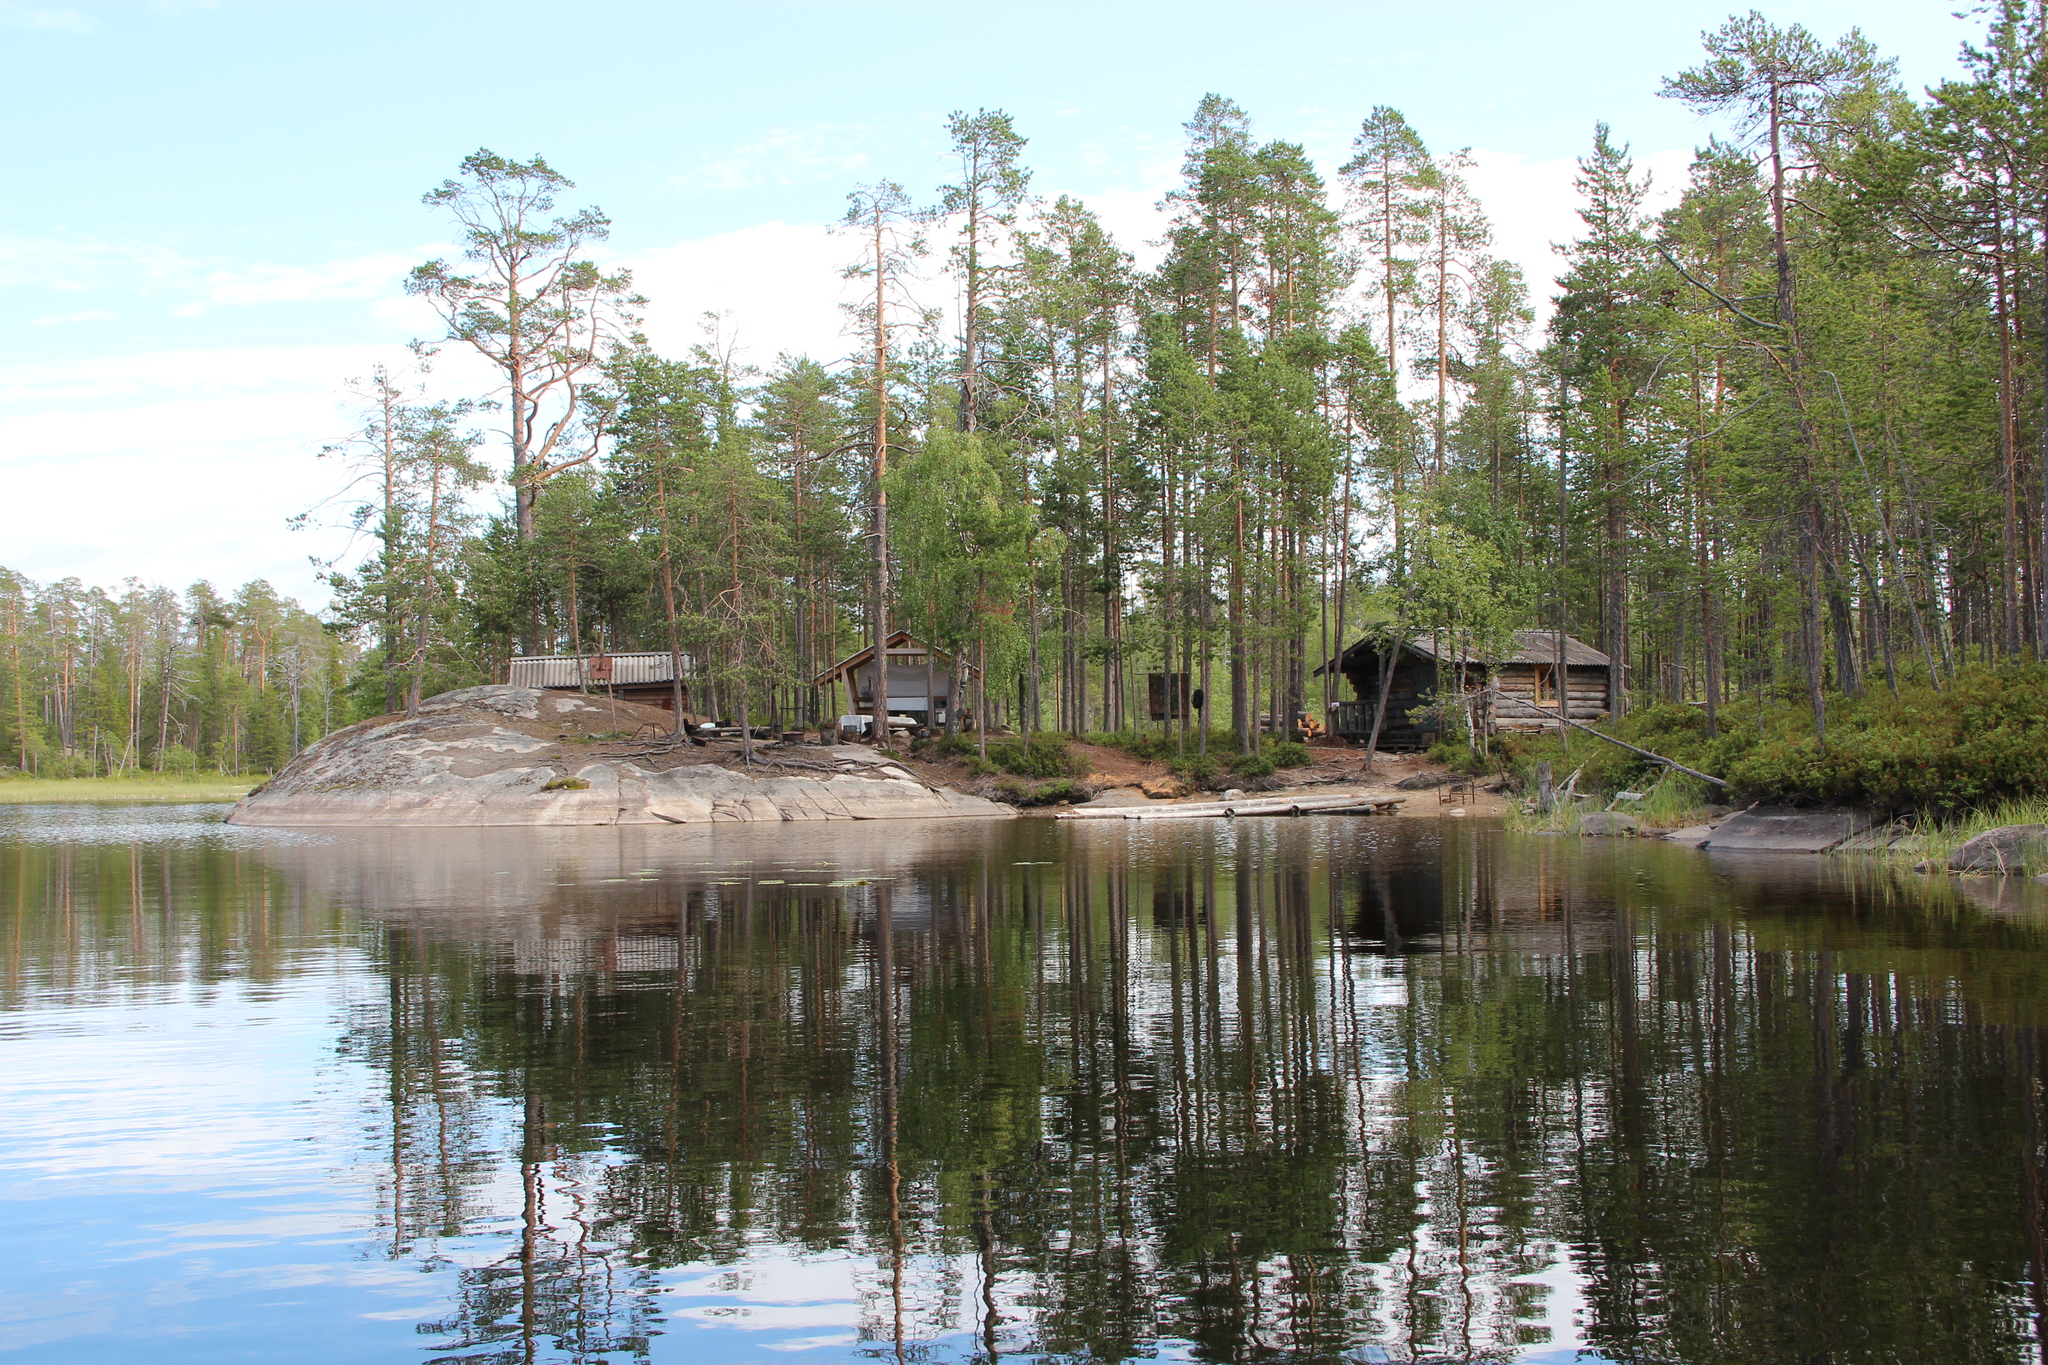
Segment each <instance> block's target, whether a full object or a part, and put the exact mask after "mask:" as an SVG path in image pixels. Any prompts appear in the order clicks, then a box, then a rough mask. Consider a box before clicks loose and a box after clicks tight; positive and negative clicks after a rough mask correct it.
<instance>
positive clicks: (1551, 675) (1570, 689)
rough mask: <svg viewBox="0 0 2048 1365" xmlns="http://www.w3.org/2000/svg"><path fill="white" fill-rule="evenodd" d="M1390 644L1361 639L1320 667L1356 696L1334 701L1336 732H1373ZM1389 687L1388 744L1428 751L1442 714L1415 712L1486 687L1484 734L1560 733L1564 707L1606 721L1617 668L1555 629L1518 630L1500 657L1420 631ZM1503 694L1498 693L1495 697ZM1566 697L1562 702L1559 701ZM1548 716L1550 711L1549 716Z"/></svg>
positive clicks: (1346, 735)
mask: <svg viewBox="0 0 2048 1365" xmlns="http://www.w3.org/2000/svg"><path fill="white" fill-rule="evenodd" d="M1386 662H1387V660H1386V654H1385V652H1384V647H1383V646H1382V645H1381V644H1380V643H1379V642H1378V641H1375V640H1372V639H1369V638H1368V639H1362V640H1359V641H1358V642H1357V643H1356V644H1354V645H1352V646H1351V647H1350V648H1349V649H1347V650H1345V651H1344V653H1343V654H1342V655H1340V656H1339V657H1337V658H1335V659H1332V660H1331V661H1330V662H1329V663H1327V664H1325V665H1323V667H1322V668H1319V669H1317V670H1316V672H1317V674H1318V675H1320V674H1322V673H1324V672H1325V671H1329V670H1334V671H1336V672H1337V673H1339V674H1341V675H1342V676H1343V677H1344V679H1345V680H1346V681H1347V682H1349V683H1350V684H1351V690H1352V692H1353V694H1354V697H1355V700H1351V701H1335V702H1331V703H1330V733H1331V734H1332V735H1335V736H1336V737H1338V738H1340V739H1348V740H1357V741H1363V740H1365V739H1368V738H1370V737H1371V735H1372V729H1373V725H1372V722H1373V708H1374V706H1375V705H1376V704H1377V703H1378V701H1379V696H1380V678H1381V673H1382V670H1383V669H1384V668H1385V666H1386ZM1393 669H1394V671H1393V677H1392V679H1391V680H1390V682H1389V686H1388V688H1387V715H1386V721H1385V723H1384V724H1382V725H1381V726H1380V738H1379V747H1381V748H1383V749H1426V748H1428V747H1429V746H1430V745H1432V744H1434V743H1436V741H1437V736H1438V734H1439V733H1440V731H1441V729H1442V726H1443V721H1442V718H1441V717H1439V716H1420V717H1411V716H1410V715H1409V712H1411V711H1414V710H1415V709H1416V708H1418V707H1422V706H1426V705H1428V704H1429V703H1430V702H1431V701H1433V700H1437V699H1440V698H1443V697H1448V696H1452V695H1455V694H1457V693H1458V692H1459V691H1460V690H1461V685H1462V690H1465V691H1471V690H1473V689H1475V688H1479V687H1481V686H1484V687H1486V688H1487V689H1488V691H1489V695H1488V696H1487V697H1486V698H1485V699H1484V701H1483V702H1482V703H1481V705H1480V706H1479V707H1477V708H1476V714H1475V715H1474V717H1473V720H1474V722H1475V724H1476V725H1477V726H1478V728H1479V733H1481V734H1493V733H1495V732H1497V731H1500V730H1525V731H1536V730H1555V729H1559V728H1562V727H1560V726H1559V725H1558V722H1557V719H1556V717H1557V714H1558V709H1559V706H1560V704H1562V706H1563V707H1564V715H1565V717H1566V718H1567V719H1570V720H1576V721H1579V722H1581V723H1582V724H1583V723H1586V722H1589V721H1595V720H1604V719H1605V718H1606V717H1607V714H1608V711H1609V709H1610V703H1611V701H1612V685H1613V665H1612V662H1611V661H1610V660H1609V659H1608V657H1607V656H1606V655H1605V654H1602V653H1601V652H1600V651H1599V650H1597V649H1595V648H1593V647H1592V646H1591V645H1589V644H1587V643H1585V642H1584V641H1583V640H1576V639H1573V638H1572V637H1571V636H1569V635H1565V634H1563V633H1562V632H1560V631H1555V630H1518V631H1516V632H1514V637H1513V641H1512V644H1511V645H1510V647H1509V648H1508V649H1507V650H1506V651H1505V652H1504V653H1502V654H1501V655H1500V656H1498V657H1494V658H1482V657H1479V656H1476V655H1474V654H1472V653H1470V652H1468V651H1466V650H1465V649H1464V648H1463V646H1462V644H1461V643H1460V642H1459V641H1457V640H1455V639H1454V638H1453V637H1451V636H1450V635H1448V634H1439V635H1417V636H1414V637H1412V638H1411V639H1409V640H1408V641H1407V643H1405V644H1403V645H1402V646H1401V647H1400V651H1399V653H1398V654H1397V655H1396V656H1395V659H1394V665H1393ZM1492 693H1498V694H1499V695H1498V697H1496V696H1494V695H1491V694H1492ZM1560 699H1561V700H1560ZM1546 713H1547V714H1546Z"/></svg>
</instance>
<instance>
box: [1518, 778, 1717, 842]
mask: <svg viewBox="0 0 2048 1365" xmlns="http://www.w3.org/2000/svg"><path fill="white" fill-rule="evenodd" d="M1641 790H1643V799H1642V800H1640V801H1602V800H1600V799H1598V798H1596V799H1594V800H1592V801H1569V802H1560V803H1558V804H1557V805H1554V806H1552V807H1551V809H1550V812H1549V813H1548V814H1545V815H1538V814H1536V813H1535V812H1533V811H1530V810H1527V809H1525V808H1523V807H1522V806H1520V805H1515V806H1510V807H1509V808H1508V812H1507V819H1506V825H1507V827H1508V828H1509V829H1511V830H1514V831H1517V832H1518V833H1522V834H1536V833H1540V832H1543V831H1546V830H1548V831H1555V832H1556V833H1559V834H1577V833H1578V832H1579V821H1580V818H1581V817H1582V816H1584V815H1586V814H1588V813H1590V812H1592V811H1596V810H1608V809H1612V810H1614V811H1615V812H1616V813H1618V814H1621V815H1632V816H1634V817H1635V819H1636V823H1637V827H1638V828H1639V829H1641V830H1642V831H1644V832H1646V833H1648V832H1653V831H1656V830H1665V829H1684V828H1685V827H1686V826H1688V825H1704V824H1706V823H1707V822H1708V821H1709V820H1711V819H1713V818H1714V816H1713V813H1712V812H1711V811H1709V810H1708V809H1707V807H1708V805H1709V804H1710V802H1711V801H1712V800H1713V798H1712V797H1711V796H1710V795H1709V794H1708V791H1707V786H1706V784H1705V783H1704V782H1700V781H1697V780H1695V779H1693V778H1690V777H1687V776H1686V775H1685V774H1684V773H1674V772H1670V771H1666V772H1665V774H1664V776H1662V777H1660V778H1658V779H1657V781H1656V782H1655V783H1653V784H1652V785H1651V786H1649V787H1648V788H1647V789H1641Z"/></svg>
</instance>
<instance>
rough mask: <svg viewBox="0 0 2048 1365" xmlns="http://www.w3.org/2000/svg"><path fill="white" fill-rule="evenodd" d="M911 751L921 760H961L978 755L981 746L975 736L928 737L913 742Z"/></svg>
mask: <svg viewBox="0 0 2048 1365" xmlns="http://www.w3.org/2000/svg"><path fill="white" fill-rule="evenodd" d="M910 751H911V752H912V753H914V754H916V755H917V756H918V757H920V758H959V757H962V756H963V755H966V754H973V753H978V752H979V751H980V746H978V745H976V744H975V742H974V736H973V735H927V736H925V737H924V738H923V739H919V740H913V741H912V742H911V745H910Z"/></svg>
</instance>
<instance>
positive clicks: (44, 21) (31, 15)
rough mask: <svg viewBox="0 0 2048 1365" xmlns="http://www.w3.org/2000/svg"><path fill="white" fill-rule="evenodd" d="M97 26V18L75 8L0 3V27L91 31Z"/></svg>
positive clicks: (98, 24)
mask: <svg viewBox="0 0 2048 1365" xmlns="http://www.w3.org/2000/svg"><path fill="white" fill-rule="evenodd" d="M99 26H100V21H99V20H97V19H95V18H93V17H92V16H91V15H90V14H81V13H80V12H79V11H77V10H75V9H45V8H42V7H39V6H32V5H8V4H0V28H19V29H27V30H28V31H30V32H32V33H91V32H93V31H94V30H96V29H98V28H99Z"/></svg>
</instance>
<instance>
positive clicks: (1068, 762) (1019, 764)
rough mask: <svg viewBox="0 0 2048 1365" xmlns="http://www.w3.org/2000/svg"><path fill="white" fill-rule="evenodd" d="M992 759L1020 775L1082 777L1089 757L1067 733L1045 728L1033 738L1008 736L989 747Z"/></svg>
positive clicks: (990, 759)
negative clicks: (1073, 746) (1071, 744)
mask: <svg viewBox="0 0 2048 1365" xmlns="http://www.w3.org/2000/svg"><path fill="white" fill-rule="evenodd" d="M988 758H989V762H991V763H993V764H995V765H996V766H997V767H998V768H1001V769H1002V770H1003V771H1004V772H1006V773H1013V774H1015V775H1016V776H1018V777H1039V778H1044V777H1081V776H1084V775H1085V774H1086V773H1087V771H1088V760H1087V759H1086V758H1083V757H1082V756H1081V755H1080V754H1077V753H1075V752H1073V750H1072V749H1070V748H1069V747H1068V746H1067V740H1066V736H1064V735H1054V734H1047V733H1045V732H1043V731H1041V732H1039V733H1038V734H1035V735H1033V736H1031V737H1030V738H1029V739H1004V740H998V741H996V742H994V743H991V744H990V745H989V746H988Z"/></svg>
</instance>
